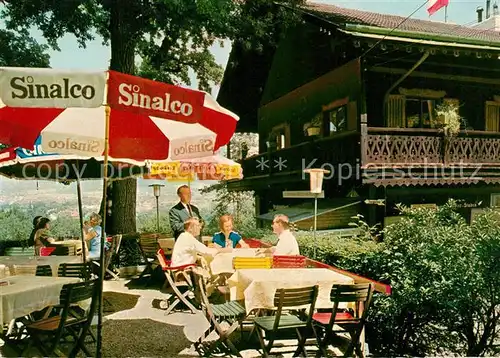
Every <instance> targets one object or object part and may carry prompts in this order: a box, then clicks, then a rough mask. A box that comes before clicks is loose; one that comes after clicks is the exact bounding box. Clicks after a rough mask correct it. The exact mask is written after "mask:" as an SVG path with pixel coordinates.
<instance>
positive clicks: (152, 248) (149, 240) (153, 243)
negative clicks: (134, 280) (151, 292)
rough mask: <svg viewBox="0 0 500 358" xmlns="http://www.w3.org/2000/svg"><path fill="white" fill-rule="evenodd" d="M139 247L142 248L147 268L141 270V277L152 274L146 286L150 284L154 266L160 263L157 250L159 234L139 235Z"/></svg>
mask: <svg viewBox="0 0 500 358" xmlns="http://www.w3.org/2000/svg"><path fill="white" fill-rule="evenodd" d="M139 248H140V250H141V255H142V257H143V260H144V263H145V265H146V268H145V269H144V271H142V272H141V274H140V276H139V279H140V278H142V277H144V276H146V275H148V274H149V275H150V278H149V280H148V281H146V286H148V285H149V282H150V281H151V278H152V276H153V272H154V268H155V267H156V266H157V265H158V261H157V256H156V252H157V250H158V248H159V247H158V235H157V234H141V235H140V236H139Z"/></svg>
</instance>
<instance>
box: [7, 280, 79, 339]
mask: <svg viewBox="0 0 500 358" xmlns="http://www.w3.org/2000/svg"><path fill="white" fill-rule="evenodd" d="M79 281H80V279H78V278H74V277H43V276H11V277H7V278H4V279H1V280H0V282H7V285H3V284H1V283H0V285H1V286H0V323H1V325H0V332H1V331H2V330H3V326H4V325H5V324H9V323H10V322H11V321H12V320H13V319H15V318H19V317H24V316H26V315H28V314H30V313H31V312H34V311H39V310H41V309H43V308H45V307H47V306H52V305H57V304H59V295H60V293H61V289H62V287H63V286H64V285H66V284H68V283H76V282H79Z"/></svg>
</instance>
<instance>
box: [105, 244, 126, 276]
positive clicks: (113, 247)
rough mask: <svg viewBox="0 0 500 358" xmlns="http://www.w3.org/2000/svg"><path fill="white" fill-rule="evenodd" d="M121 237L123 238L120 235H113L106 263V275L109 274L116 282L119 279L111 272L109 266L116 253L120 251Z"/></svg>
mask: <svg viewBox="0 0 500 358" xmlns="http://www.w3.org/2000/svg"><path fill="white" fill-rule="evenodd" d="M122 237H123V236H122V235H114V236H113V237H112V244H111V248H110V250H109V251H110V256H109V259H108V262H106V272H107V273H108V274H110V275H111V276H112V277H113V278H114V279H115V280H118V279H119V277H118V275H117V274H116V273H115V272H113V270H112V269H111V268H110V267H109V266H110V265H111V263H112V262H113V258H114V257H115V255H118V253H119V251H120V246H121V244H122Z"/></svg>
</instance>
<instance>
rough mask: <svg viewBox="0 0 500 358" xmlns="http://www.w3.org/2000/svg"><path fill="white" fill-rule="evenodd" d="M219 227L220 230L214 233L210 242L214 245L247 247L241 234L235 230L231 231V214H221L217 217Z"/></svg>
mask: <svg viewBox="0 0 500 358" xmlns="http://www.w3.org/2000/svg"><path fill="white" fill-rule="evenodd" d="M219 228H220V230H221V231H220V232H217V233H215V234H214V236H213V238H212V242H213V243H214V245H215V247H221V248H225V247H231V248H235V247H236V245H238V244H239V245H240V247H242V248H248V247H249V246H248V244H247V243H246V242H245V241H243V239H242V238H241V235H240V234H238V233H237V232H236V231H233V217H232V216H231V215H222V216H221V217H220V218H219Z"/></svg>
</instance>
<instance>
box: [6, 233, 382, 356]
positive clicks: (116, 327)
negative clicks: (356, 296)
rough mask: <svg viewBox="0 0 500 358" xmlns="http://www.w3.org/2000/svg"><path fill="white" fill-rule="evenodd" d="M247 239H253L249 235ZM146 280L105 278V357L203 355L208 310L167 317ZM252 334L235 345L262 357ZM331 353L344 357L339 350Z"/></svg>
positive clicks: (288, 343)
mask: <svg viewBox="0 0 500 358" xmlns="http://www.w3.org/2000/svg"><path fill="white" fill-rule="evenodd" d="M246 241H247V242H248V239H247V240H246ZM257 245H259V246H260V245H264V244H262V243H260V242H258V241H257V240H255V241H254V242H252V246H257ZM308 265H315V266H318V267H325V268H329V269H333V270H335V271H338V272H341V273H343V274H347V275H350V276H351V277H353V278H355V280H356V281H357V282H366V281H369V280H368V279H366V278H363V277H360V276H357V275H353V274H352V273H350V272H346V271H343V270H339V269H337V268H333V267H331V266H328V265H325V264H323V263H320V262H316V261H313V260H309V262H308ZM160 277H161V276H160ZM143 280H144V279H143ZM371 282H372V283H375V285H376V289H377V290H378V291H379V292H384V293H386V294H390V286H387V285H383V284H381V283H378V282H375V281H371ZM144 283H145V280H144V281H142V282H141V281H139V280H138V279H120V280H116V281H105V282H104V291H105V294H104V296H105V305H104V315H105V318H104V325H103V356H104V357H125V356H127V357H139V356H140V357H145V356H146V357H199V355H198V353H197V352H196V351H195V349H194V345H193V342H195V341H196V340H197V339H198V338H199V337H200V336H201V335H202V334H203V332H204V331H205V330H206V329H207V328H208V322H207V321H206V320H205V318H204V316H203V314H202V313H201V312H199V313H197V314H191V313H185V312H179V311H176V312H174V313H171V314H169V315H165V311H164V310H162V309H160V308H158V307H159V305H158V302H159V301H161V300H164V299H166V298H167V297H168V294H167V293H163V292H161V291H160V287H161V286H162V284H161V282H157V283H156V284H155V285H153V286H149V287H145V285H144ZM186 312H187V311H186ZM94 330H95V328H94ZM247 333H248V331H246V330H245V331H244V333H243V337H242V336H241V335H240V333H239V332H238V331H236V332H235V333H234V334H233V335H232V336H231V338H232V341H233V343H235V344H236V346H237V348H238V349H239V350H240V353H241V355H242V356H243V357H244V358H247V357H248V358H250V357H260V356H261V354H260V353H259V350H258V348H259V343H258V340H257V335H255V334H254V336H253V338H252V339H251V340H250V341H248V339H247V337H248V335H247ZM214 338H216V337H214ZM2 344H3V343H2V341H1V340H0V357H17V356H18V355H19V354H18V353H16V352H14V351H13V350H11V349H10V348H8V347H5V346H2ZM88 347H89V349H90V350H91V351H94V350H95V344H92V343H89V344H88ZM295 349H296V340H281V341H280V340H278V341H276V346H275V347H274V348H273V352H272V353H273V355H272V356H277V357H292V356H293V352H294V351H295ZM307 350H308V352H310V353H311V355H313V356H314V354H315V353H316V351H317V349H316V347H315V344H314V342H313V341H311V345H309V346H308V347H307ZM332 353H335V354H338V355H341V352H340V351H334V352H332ZM26 356H40V353H39V352H38V351H36V350H34V349H33V350H31V351H29V352H27V354H26ZM221 356H223V355H221ZM225 356H227V355H225Z"/></svg>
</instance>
